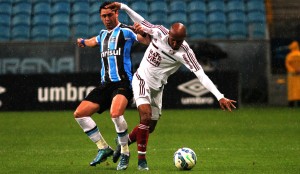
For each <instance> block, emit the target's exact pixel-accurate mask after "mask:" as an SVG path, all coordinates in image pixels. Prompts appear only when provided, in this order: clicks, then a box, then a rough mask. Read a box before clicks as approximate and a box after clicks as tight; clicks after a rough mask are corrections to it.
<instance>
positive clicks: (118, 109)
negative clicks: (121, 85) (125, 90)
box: [110, 94, 130, 170]
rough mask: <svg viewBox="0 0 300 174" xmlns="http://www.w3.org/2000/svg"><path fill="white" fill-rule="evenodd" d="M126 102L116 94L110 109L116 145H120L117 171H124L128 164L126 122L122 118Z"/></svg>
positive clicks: (125, 99)
mask: <svg viewBox="0 0 300 174" xmlns="http://www.w3.org/2000/svg"><path fill="white" fill-rule="evenodd" d="M127 104H128V100H127V98H126V97H125V96H124V95H122V94H117V95H116V96H115V97H114V98H113V100H112V105H111V109H110V114H111V118H112V121H113V123H114V125H115V128H116V132H117V135H118V144H120V147H121V148H120V150H121V153H120V155H121V160H120V162H119V164H118V166H117V170H126V169H127V167H128V163H129V156H130V154H129V148H128V132H127V128H128V126H127V122H126V120H125V118H124V112H125V109H126V107H127Z"/></svg>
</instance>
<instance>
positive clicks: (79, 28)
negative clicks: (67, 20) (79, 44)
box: [72, 24, 89, 38]
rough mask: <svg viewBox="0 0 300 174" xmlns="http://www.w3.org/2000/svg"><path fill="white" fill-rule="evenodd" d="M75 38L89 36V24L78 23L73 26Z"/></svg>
mask: <svg viewBox="0 0 300 174" xmlns="http://www.w3.org/2000/svg"><path fill="white" fill-rule="evenodd" d="M72 33H73V38H80V37H81V38H88V37H89V26H88V25H81V24H79V25H76V26H74V27H73V28H72Z"/></svg>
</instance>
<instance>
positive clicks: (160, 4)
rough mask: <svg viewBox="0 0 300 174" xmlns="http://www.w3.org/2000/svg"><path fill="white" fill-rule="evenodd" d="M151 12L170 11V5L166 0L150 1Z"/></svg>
mask: <svg viewBox="0 0 300 174" xmlns="http://www.w3.org/2000/svg"><path fill="white" fill-rule="evenodd" d="M150 12H151V13H168V5H167V3H166V1H164V0H163V1H150Z"/></svg>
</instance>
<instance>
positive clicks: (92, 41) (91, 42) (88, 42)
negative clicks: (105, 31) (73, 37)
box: [77, 37, 98, 48]
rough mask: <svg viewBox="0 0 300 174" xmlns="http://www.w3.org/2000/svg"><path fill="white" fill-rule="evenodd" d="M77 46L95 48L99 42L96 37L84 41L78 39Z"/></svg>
mask: <svg viewBox="0 0 300 174" xmlns="http://www.w3.org/2000/svg"><path fill="white" fill-rule="evenodd" d="M77 45H78V47H81V48H83V47H86V46H88V47H94V46H96V45H98V43H97V41H96V37H92V38H90V39H83V38H78V39H77Z"/></svg>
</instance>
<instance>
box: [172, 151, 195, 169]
mask: <svg viewBox="0 0 300 174" xmlns="http://www.w3.org/2000/svg"><path fill="white" fill-rule="evenodd" d="M196 162H197V156H196V153H195V152H194V151H193V150H192V149H190V148H187V147H183V148H180V149H178V150H177V151H176V152H175V153H174V165H175V167H177V168H178V169H180V170H191V169H192V168H193V167H194V166H195V165H196Z"/></svg>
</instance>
